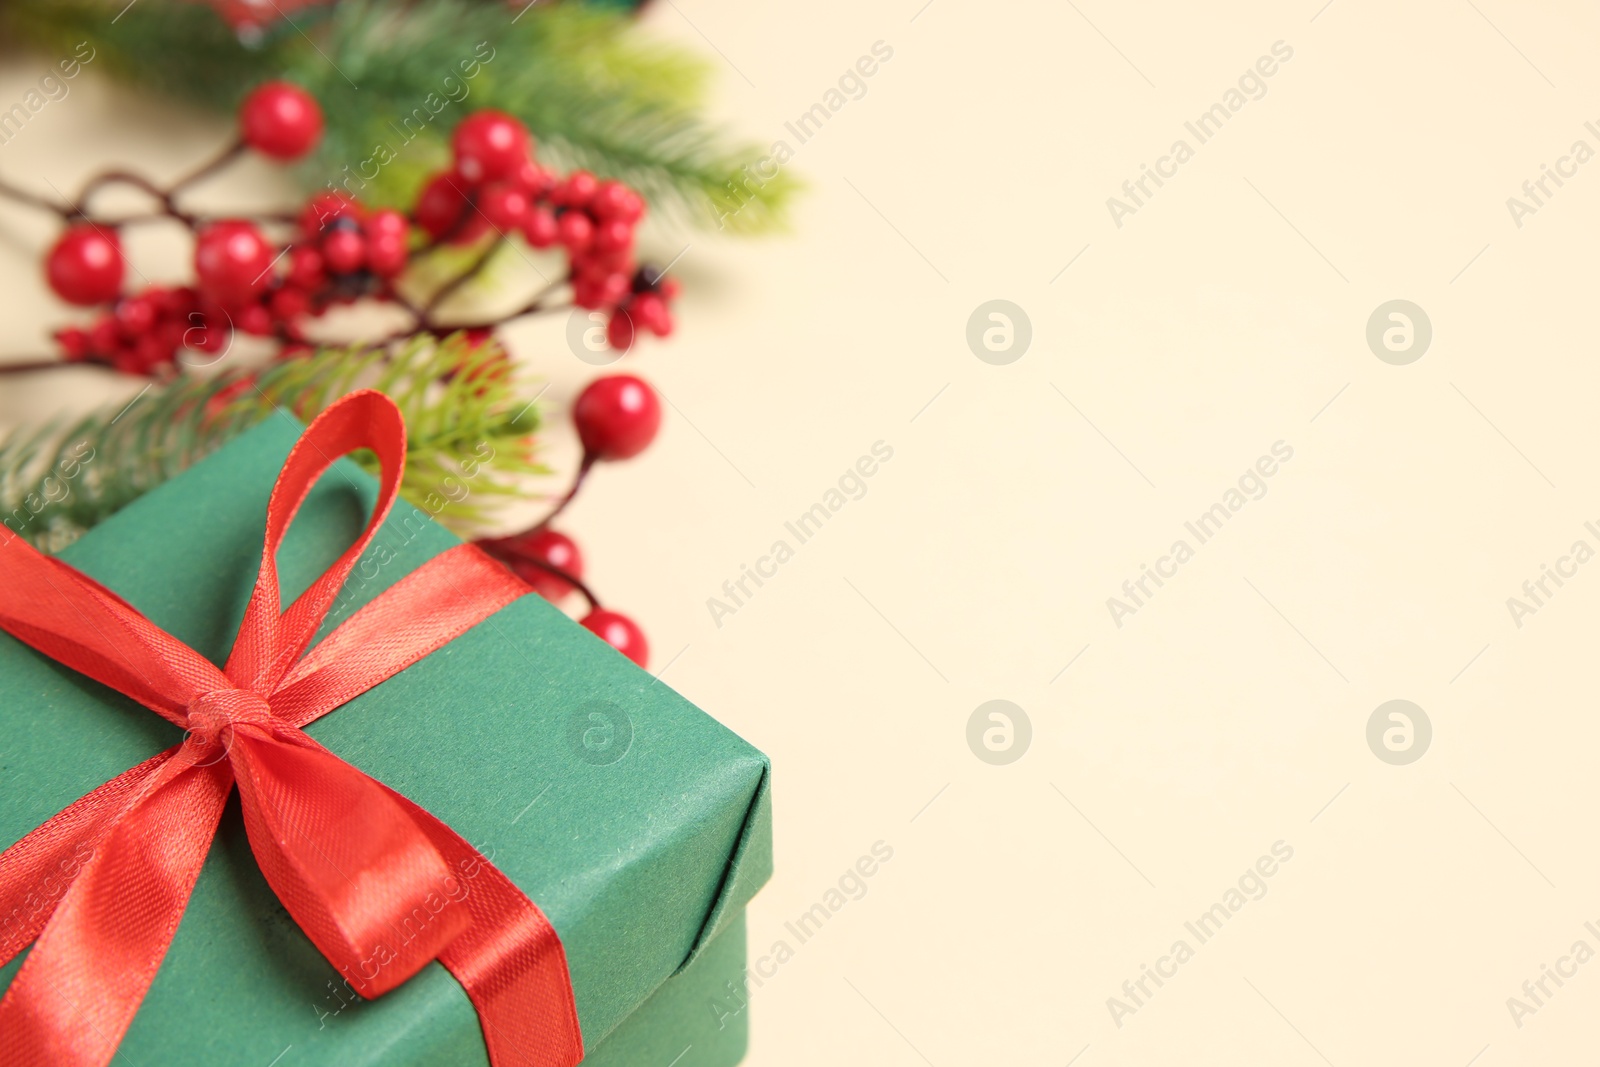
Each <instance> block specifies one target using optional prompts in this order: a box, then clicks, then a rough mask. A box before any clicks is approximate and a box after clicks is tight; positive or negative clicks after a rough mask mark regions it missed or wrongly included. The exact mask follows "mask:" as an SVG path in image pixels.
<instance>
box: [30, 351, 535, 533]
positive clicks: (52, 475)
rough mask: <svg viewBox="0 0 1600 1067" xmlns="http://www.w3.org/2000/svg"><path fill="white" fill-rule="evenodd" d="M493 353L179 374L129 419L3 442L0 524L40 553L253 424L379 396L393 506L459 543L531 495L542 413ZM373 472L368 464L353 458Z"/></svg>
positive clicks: (336, 359) (115, 417) (323, 360)
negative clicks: (389, 437) (388, 406)
mask: <svg viewBox="0 0 1600 1067" xmlns="http://www.w3.org/2000/svg"><path fill="white" fill-rule="evenodd" d="M506 366H507V365H506V363H505V362H504V360H503V353H501V351H500V349H499V348H498V347H497V346H496V345H495V344H494V343H492V342H490V343H484V344H478V345H472V344H470V343H468V342H467V341H466V340H465V339H464V338H462V337H461V336H460V335H457V336H455V337H451V338H449V339H447V340H444V341H433V340H431V339H427V338H419V339H416V340H413V341H411V342H408V343H407V344H406V345H404V346H402V347H401V348H399V349H397V350H395V351H393V352H387V351H384V350H379V349H365V350H364V349H359V348H358V349H352V350H346V349H330V350H326V351H323V352H321V353H318V354H317V355H314V356H311V357H308V358H305V359H296V360H290V361H286V362H282V363H278V364H274V365H273V366H272V367H270V368H268V369H266V370H264V371H260V372H250V371H242V370H241V371H228V372H224V373H222V374H218V375H207V376H198V375H188V374H186V375H180V376H179V377H177V378H176V379H175V380H174V381H172V382H171V383H170V384H167V385H165V386H162V387H160V388H158V389H152V390H150V391H149V392H147V393H145V394H143V395H142V396H141V397H140V398H139V399H137V400H135V401H134V402H133V403H132V404H130V405H127V406H126V407H110V408H106V409H103V410H101V411H97V412H95V413H93V414H90V415H88V416H86V417H84V418H81V419H79V420H77V421H75V422H72V423H70V424H68V423H62V422H56V423H52V424H49V425H46V426H43V427H40V428H36V429H30V430H26V431H19V432H17V433H15V434H13V435H12V436H11V437H9V438H7V439H6V440H4V441H3V442H0V522H3V523H4V524H5V525H6V526H7V527H9V528H10V529H11V530H12V531H13V532H15V533H17V534H20V535H21V536H22V537H24V538H25V539H27V540H28V541H29V542H30V543H32V544H34V545H35V546H37V547H39V548H40V549H42V550H45V551H58V550H59V549H60V548H62V547H63V546H65V545H67V544H69V543H71V542H72V541H73V540H76V539H77V537H78V536H79V535H81V534H82V533H83V532H84V531H85V530H87V529H89V528H90V527H92V526H94V525H95V524H96V523H98V522H100V521H101V520H102V519H104V518H106V517H107V516H108V515H110V514H111V513H113V512H115V511H117V510H118V509H120V508H123V507H125V506H127V505H128V504H129V503H131V502H132V501H134V500H136V499H137V498H138V497H140V496H141V495H143V494H144V493H147V492H149V491H150V490H151V489H153V488H155V487H156V486H158V485H160V484H161V483H163V482H165V481H167V480H168V479H170V478H172V477H173V476H174V475H176V474H179V473H180V472H182V471H183V470H185V469H187V468H188V467H190V466H192V465H193V464H194V463H196V462H197V461H198V460H200V459H202V458H203V457H205V456H207V455H209V454H210V453H212V452H214V451H216V450H217V449H218V448H220V447H222V446H223V445H224V444H226V443H227V442H228V441H230V440H232V439H233V438H234V437H236V436H238V435H239V434H240V433H242V432H244V431H245V430H247V429H249V428H250V427H252V426H255V425H256V424H258V423H260V422H262V421H264V420H266V419H268V418H273V417H283V416H284V415H288V416H292V417H294V418H295V419H297V420H299V421H301V422H309V421H310V420H311V419H312V418H314V417H315V416H316V415H317V413H318V412H320V411H322V410H323V409H324V408H326V407H327V406H328V405H329V404H331V403H332V402H333V401H335V400H337V399H338V398H339V397H341V396H343V395H345V394H346V393H348V392H350V391H351V390H353V389H359V388H364V387H366V388H374V389H378V390H381V391H382V392H384V393H387V394H388V395H389V396H390V397H391V398H393V400H394V401H395V403H396V405H397V406H398V407H399V408H400V411H401V413H402V414H403V415H404V416H405V419H406V426H407V428H408V434H409V441H410V447H409V451H408V454H407V457H406V470H405V476H404V478H403V480H402V482H401V488H400V494H401V496H403V497H404V498H405V499H406V500H408V501H410V502H411V503H412V504H414V505H416V506H417V507H418V508H421V509H422V510H423V511H425V512H426V513H428V514H429V515H432V516H433V517H434V518H436V519H438V520H439V521H441V522H443V523H444V524H445V525H446V526H449V527H450V528H451V529H453V530H455V531H456V532H457V533H460V534H462V535H464V536H470V535H472V534H475V533H480V532H482V531H483V530H484V529H485V528H486V527H487V525H488V523H489V522H490V520H491V519H492V517H493V514H494V512H495V511H496V510H497V508H498V506H499V505H500V504H502V503H504V502H506V501H508V500H512V499H520V498H523V497H525V496H526V494H527V480H528V478H529V477H530V476H533V475H539V474H547V473H549V470H548V468H546V467H545V466H543V465H542V464H540V463H539V462H537V461H536V460H535V459H534V450H535V442H534V437H533V434H534V431H535V430H537V429H538V426H539V414H538V410H537V408H536V407H535V406H534V404H533V403H532V402H531V401H525V400H522V399H521V398H520V397H519V396H518V395H517V392H516V389H515V386H514V384H513V383H512V382H511V380H510V378H509V375H508V374H507V370H506ZM354 458H355V459H356V460H357V462H360V463H361V464H362V465H363V466H365V467H367V468H368V469H370V470H372V471H373V472H374V473H376V459H375V458H374V457H373V456H372V455H371V454H370V453H365V452H362V453H357V454H356V456H355V457H354Z"/></svg>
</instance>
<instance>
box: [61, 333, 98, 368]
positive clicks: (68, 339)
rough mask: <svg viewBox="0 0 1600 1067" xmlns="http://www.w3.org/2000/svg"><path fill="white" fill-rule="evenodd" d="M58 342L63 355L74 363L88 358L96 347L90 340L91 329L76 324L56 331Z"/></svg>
mask: <svg viewBox="0 0 1600 1067" xmlns="http://www.w3.org/2000/svg"><path fill="white" fill-rule="evenodd" d="M56 344H58V345H60V346H61V355H62V356H63V357H64V358H65V359H67V360H68V361H69V362H72V363H76V362H78V361H79V360H84V359H88V358H89V356H90V355H91V354H92V353H93V347H94V346H93V343H92V342H91V341H90V340H89V331H87V330H80V329H79V328H78V327H76V326H68V327H67V328H66V329H64V330H58V331H56Z"/></svg>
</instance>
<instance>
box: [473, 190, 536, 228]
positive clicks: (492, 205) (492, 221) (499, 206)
mask: <svg viewBox="0 0 1600 1067" xmlns="http://www.w3.org/2000/svg"><path fill="white" fill-rule="evenodd" d="M532 206H533V205H532V202H531V201H530V200H529V199H528V194H527V193H526V192H525V191H524V190H523V189H522V188H521V187H519V186H517V185H514V184H512V183H511V182H495V183H494V184H492V185H488V186H485V187H484V190H483V192H481V193H479V194H478V209H479V210H480V211H482V212H483V217H484V218H486V219H488V220H489V225H490V226H493V227H494V228H495V229H496V230H498V231H500V233H501V234H508V233H512V232H515V231H516V230H517V229H519V228H520V227H521V226H522V220H523V219H525V218H527V217H528V210H529V208H531V207H532Z"/></svg>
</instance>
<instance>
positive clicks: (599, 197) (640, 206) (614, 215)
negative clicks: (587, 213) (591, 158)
mask: <svg viewBox="0 0 1600 1067" xmlns="http://www.w3.org/2000/svg"><path fill="white" fill-rule="evenodd" d="M589 210H591V211H593V212H594V213H595V214H596V215H598V216H600V217H601V218H603V219H617V220H618V221H620V222H637V221H638V220H639V217H640V216H641V215H643V214H644V200H643V198H641V197H640V196H639V194H638V193H636V192H634V191H633V190H632V189H629V188H628V187H627V186H626V185H623V184H622V183H621V182H618V181H604V182H601V183H600V185H599V186H598V187H597V188H596V189H595V191H594V196H593V197H591V198H590V200H589Z"/></svg>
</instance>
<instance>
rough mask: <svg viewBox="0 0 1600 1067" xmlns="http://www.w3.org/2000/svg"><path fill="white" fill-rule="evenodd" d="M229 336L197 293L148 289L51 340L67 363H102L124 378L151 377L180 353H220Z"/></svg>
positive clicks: (213, 311) (226, 328) (181, 289)
mask: <svg viewBox="0 0 1600 1067" xmlns="http://www.w3.org/2000/svg"><path fill="white" fill-rule="evenodd" d="M230 336H231V331H230V330H229V328H228V325H227V322H226V320H225V319H223V318H220V317H218V315H217V313H216V311H215V310H214V308H210V307H209V306H208V304H207V302H206V301H205V300H204V299H203V298H202V297H201V296H200V294H199V292H197V291H196V290H194V289H191V288H188V287H186V286H184V287H178V288H164V287H162V286H158V285H152V286H149V287H148V288H146V289H145V290H144V291H143V292H140V293H137V294H134V295H132V296H125V297H121V298H120V299H118V300H117V301H116V303H114V304H113V305H112V306H111V308H110V310H108V311H105V312H102V313H101V314H100V315H99V316H98V317H97V318H96V319H95V320H94V323H93V324H92V325H91V326H90V327H89V328H88V329H87V330H85V329H80V328H78V327H75V326H69V327H68V328H66V329H64V330H61V331H60V332H59V333H57V334H56V340H57V342H58V343H59V344H60V345H61V351H62V354H63V355H64V356H65V357H66V358H67V359H68V360H70V361H72V362H83V361H93V362H96V363H105V364H108V365H110V366H112V367H114V368H116V369H117V370H119V371H122V372H123V373H124V374H154V373H156V371H158V370H160V369H161V368H162V367H165V366H167V365H169V364H170V363H171V362H172V361H173V359H174V358H175V357H176V355H177V353H178V352H179V351H180V350H182V349H185V348H187V349H192V350H194V351H197V352H204V353H208V354H212V355H215V354H216V353H220V352H223V351H225V350H226V349H227V347H228V338H229V337H230Z"/></svg>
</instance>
